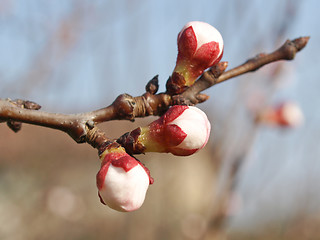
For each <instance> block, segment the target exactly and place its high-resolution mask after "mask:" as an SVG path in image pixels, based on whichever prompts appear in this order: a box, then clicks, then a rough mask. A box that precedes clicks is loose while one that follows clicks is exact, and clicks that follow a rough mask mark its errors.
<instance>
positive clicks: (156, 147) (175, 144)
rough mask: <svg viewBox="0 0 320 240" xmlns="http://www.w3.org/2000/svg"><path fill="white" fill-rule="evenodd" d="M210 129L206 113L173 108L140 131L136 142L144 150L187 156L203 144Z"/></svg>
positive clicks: (187, 108) (177, 107)
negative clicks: (138, 142)
mask: <svg viewBox="0 0 320 240" xmlns="http://www.w3.org/2000/svg"><path fill="white" fill-rule="evenodd" d="M210 128H211V125H210V122H209V121H208V118H207V116H206V114H205V113H204V112H203V111H201V110H200V109H198V108H196V107H192V106H181V105H175V106H173V107H171V108H170V109H169V110H168V111H167V112H166V113H165V114H164V115H163V116H162V117H160V118H159V119H158V120H156V121H154V122H152V123H151V124H150V125H149V126H148V127H147V128H141V135H140V136H139V141H140V143H143V145H144V147H145V148H146V151H151V152H152V151H154V152H171V153H172V154H174V155H178V156H188V155H191V154H193V153H195V152H197V151H198V150H200V149H202V148H203V147H204V146H205V145H206V143H207V142H208V139H209V135H210Z"/></svg>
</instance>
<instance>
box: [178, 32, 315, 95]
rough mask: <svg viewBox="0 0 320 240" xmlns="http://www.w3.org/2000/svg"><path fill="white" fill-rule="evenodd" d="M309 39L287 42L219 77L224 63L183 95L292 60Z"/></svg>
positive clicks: (209, 71) (207, 72)
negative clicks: (263, 67) (278, 62)
mask: <svg viewBox="0 0 320 240" xmlns="http://www.w3.org/2000/svg"><path fill="white" fill-rule="evenodd" d="M309 39H310V37H300V38H297V39H294V40H292V41H290V40H287V41H286V42H285V43H284V44H283V45H282V46H281V47H280V48H279V49H277V50H276V51H274V52H272V53H269V54H265V53H260V54H258V55H257V56H256V57H254V58H251V59H249V60H248V61H246V62H245V63H243V64H242V65H240V66H238V67H235V68H233V69H231V70H229V71H226V72H224V73H222V74H221V75H220V76H219V77H217V75H216V73H218V74H219V71H221V70H224V69H225V67H226V64H227V63H225V62H222V63H220V66H219V65H218V66H214V67H213V69H210V70H208V71H206V72H205V73H204V74H203V75H202V76H201V77H200V78H199V80H198V81H197V82H196V83H195V84H194V85H193V86H191V87H190V88H189V89H188V90H187V91H186V92H187V93H186V92H185V93H183V95H186V96H185V97H189V96H190V94H191V93H192V94H193V95H195V94H194V93H200V92H202V91H203V90H205V89H207V88H209V87H211V86H213V85H215V84H218V83H221V82H224V81H226V80H228V79H231V78H234V77H237V76H240V75H242V74H244V73H248V72H253V71H256V70H258V69H259V68H261V67H262V66H264V65H266V64H269V63H272V62H276V61H280V60H292V59H294V57H295V55H296V53H297V52H299V51H301V50H302V49H303V48H304V47H305V46H306V45H307V43H308V41H309Z"/></svg>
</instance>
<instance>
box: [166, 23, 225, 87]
mask: <svg viewBox="0 0 320 240" xmlns="http://www.w3.org/2000/svg"><path fill="white" fill-rule="evenodd" d="M222 55H223V39H222V36H221V34H220V33H219V31H218V30H217V29H215V28H214V27H212V26H211V25H210V24H208V23H205V22H199V21H194V22H189V23H187V24H186V25H185V26H184V27H183V28H182V30H181V32H180V33H179V35H178V57H177V63H176V67H175V69H174V71H173V74H172V78H177V79H173V80H172V81H173V82H179V81H181V80H178V79H181V78H182V77H183V78H184V80H185V85H186V86H191V85H192V84H193V83H194V81H195V80H196V79H197V78H198V77H199V76H200V75H201V74H202V73H203V71H204V70H205V69H207V68H209V67H211V66H213V65H214V64H216V63H218V62H219V61H220V60H221V58H222Z"/></svg>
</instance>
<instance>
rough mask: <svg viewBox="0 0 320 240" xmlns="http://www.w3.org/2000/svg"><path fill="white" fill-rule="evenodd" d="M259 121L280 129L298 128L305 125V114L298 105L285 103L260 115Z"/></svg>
mask: <svg viewBox="0 0 320 240" xmlns="http://www.w3.org/2000/svg"><path fill="white" fill-rule="evenodd" d="M257 121H258V122H262V123H267V124H272V125H275V126H280V127H297V126H299V125H301V124H302V123H303V113H302V112H301V109H300V107H299V106H298V105H297V104H295V103H293V102H284V103H281V104H279V105H277V106H274V107H269V108H267V109H265V110H264V111H262V112H261V113H259V114H258V116H257Z"/></svg>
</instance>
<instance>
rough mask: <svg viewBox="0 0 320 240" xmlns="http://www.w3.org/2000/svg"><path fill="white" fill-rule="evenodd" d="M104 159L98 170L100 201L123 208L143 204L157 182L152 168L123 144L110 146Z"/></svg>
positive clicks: (133, 207) (132, 209)
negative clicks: (130, 153) (131, 154)
mask: <svg viewBox="0 0 320 240" xmlns="http://www.w3.org/2000/svg"><path fill="white" fill-rule="evenodd" d="M101 159H102V163H101V168H100V170H99V172H98V174H97V187H98V194H99V197H100V201H101V202H102V203H103V204H106V205H108V206H109V207H110V208H112V209H114V210H117V211H121V212H131V211H134V210H137V209H138V208H140V207H141V205H142V204H143V202H144V199H145V195H146V192H147V190H148V187H149V184H152V183H153V179H152V178H151V177H150V172H149V170H148V169H147V168H146V167H145V166H143V165H142V164H141V163H140V162H139V161H138V160H136V159H135V158H133V157H131V156H130V155H128V154H127V153H126V152H125V150H124V148H122V147H118V148H115V149H112V150H110V149H109V150H106V151H105V152H104V153H103V154H102V155H101Z"/></svg>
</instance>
